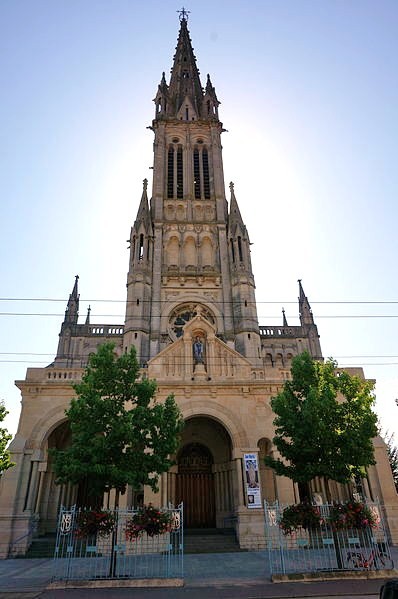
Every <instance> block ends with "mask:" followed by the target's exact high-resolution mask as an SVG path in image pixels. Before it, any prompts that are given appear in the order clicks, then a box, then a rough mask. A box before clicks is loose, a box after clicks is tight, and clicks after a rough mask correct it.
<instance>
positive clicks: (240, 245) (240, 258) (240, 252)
mask: <svg viewBox="0 0 398 599" xmlns="http://www.w3.org/2000/svg"><path fill="white" fill-rule="evenodd" d="M238 253H239V262H243V252H242V239H241V237H238Z"/></svg>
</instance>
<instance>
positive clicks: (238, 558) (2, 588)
mask: <svg viewBox="0 0 398 599" xmlns="http://www.w3.org/2000/svg"><path fill="white" fill-rule="evenodd" d="M393 559H394V561H395V563H398V548H394V549H393ZM52 572H53V561H52V559H9V560H1V561H0V599H6V598H7V599H8V597H10V598H11V597H12V598H13V599H17V595H16V593H29V595H20V596H24V597H26V599H28V598H29V599H30V598H33V597H35V596H36V597H38V596H39V595H40V597H42V598H43V599H55V598H58V597H59V598H61V597H73V598H76V599H77V598H81V599H83V598H90V597H91V596H92V599H94V597H95V599H99V598H100V597H102V596H105V594H106V596H107V597H112V598H113V597H129V598H130V599H133V598H137V599H141V598H143V599H150V598H151V597H155V596H156V597H162V598H163V597H164V598H170V599H177V598H179V597H181V598H182V597H187V596H188V595H189V599H202V598H204V597H217V598H223V597H225V598H228V599H229V598H230V597H231V598H232V597H242V598H243V597H246V598H249V597H250V598H251V599H256V598H257V597H258V598H260V597H261V598H273V599H277V598H282V597H286V598H288V597H301V598H305V597H311V598H313V599H316V598H319V597H322V598H323V599H325V598H326V597H340V598H341V599H343V598H344V599H345V598H347V599H352V598H356V599H361V598H364V597H366V598H367V599H375V598H377V597H378V596H379V590H380V588H381V586H382V584H383V580H382V579H381V580H380V579H378V580H377V579H376V580H353V579H349V580H335V581H325V582H317V581H314V582H286V583H279V584H276V583H272V582H271V581H270V574H269V571H268V560H267V552H265V551H259V552H247V553H213V554H190V555H186V556H185V557H184V574H185V575H184V582H185V586H184V587H183V588H181V589H177V588H174V589H145V590H144V589H120V590H119V589H112V590H99V589H92V590H89V589H76V590H73V591H72V590H70V589H68V590H66V591H63V590H57V591H55V590H49V591H45V592H44V593H41V592H42V591H44V590H45V588H46V586H47V584H48V583H49V582H50V581H51V577H52ZM396 577H397V578H398V574H397V576H396ZM211 589H214V594H211ZM9 593H12V595H9ZM209 593H210V594H209Z"/></svg>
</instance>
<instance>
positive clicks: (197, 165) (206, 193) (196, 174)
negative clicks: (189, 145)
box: [193, 148, 210, 200]
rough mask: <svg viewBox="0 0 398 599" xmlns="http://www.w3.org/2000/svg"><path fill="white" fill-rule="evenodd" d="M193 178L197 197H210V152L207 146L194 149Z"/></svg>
mask: <svg viewBox="0 0 398 599" xmlns="http://www.w3.org/2000/svg"><path fill="white" fill-rule="evenodd" d="M193 179H194V194H195V199H196V200H200V199H205V200H209V199H210V171H209V153H208V151H207V149H206V148H195V149H194V151H193Z"/></svg>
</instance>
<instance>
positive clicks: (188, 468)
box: [176, 443, 216, 528]
mask: <svg viewBox="0 0 398 599" xmlns="http://www.w3.org/2000/svg"><path fill="white" fill-rule="evenodd" d="M212 466H213V457H212V455H211V453H210V451H209V450H208V449H207V447H205V446H204V445H201V444H200V443H190V444H189V445H186V446H185V447H184V448H183V449H182V451H181V452H180V455H179V457H178V474H177V479H176V499H177V502H178V503H180V502H181V501H183V503H184V527H186V528H212V527H214V526H215V524H216V506H215V495H214V474H213V472H212Z"/></svg>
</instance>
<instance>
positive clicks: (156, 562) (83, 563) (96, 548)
mask: <svg viewBox="0 0 398 599" xmlns="http://www.w3.org/2000/svg"><path fill="white" fill-rule="evenodd" d="M138 512H139V510H122V509H119V510H113V511H109V510H82V509H77V508H75V507H73V508H71V509H66V508H64V507H61V510H60V513H59V518H58V527H57V538H56V545H55V553H54V574H53V580H54V581H56V580H65V581H67V580H93V579H94V580H98V579H113V578H123V579H129V578H135V579H142V578H183V505H182V504H180V505H179V506H178V507H176V508H174V507H168V508H163V509H161V510H159V514H168V515H169V520H170V526H169V527H168V530H167V531H166V532H164V533H163V534H153V536H151V531H150V532H149V534H147V532H144V531H142V532H139V534H138V535H137V537H136V538H134V539H133V540H129V537H128V534H127V530H128V527H129V523H130V524H131V522H132V519H133V517H134V516H135V515H136V514H137V513H138ZM86 514H88V515H89V518H88V517H87V518H86V521H87V522H88V525H87V530H86V531H85V532H87V533H89V534H82V527H81V521H82V515H83V516H85V515H86ZM160 517H161V516H160ZM96 521H98V522H99V523H100V524H99V525H96V524H95V522H96ZM92 522H94V524H92ZM91 524H92V528H91V529H90V526H91ZM101 525H102V528H101ZM93 527H94V528H95V529H96V532H92V530H93ZM90 530H91V534H90ZM152 532H153V531H152ZM130 538H131V537H130Z"/></svg>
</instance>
